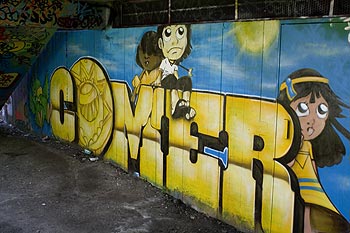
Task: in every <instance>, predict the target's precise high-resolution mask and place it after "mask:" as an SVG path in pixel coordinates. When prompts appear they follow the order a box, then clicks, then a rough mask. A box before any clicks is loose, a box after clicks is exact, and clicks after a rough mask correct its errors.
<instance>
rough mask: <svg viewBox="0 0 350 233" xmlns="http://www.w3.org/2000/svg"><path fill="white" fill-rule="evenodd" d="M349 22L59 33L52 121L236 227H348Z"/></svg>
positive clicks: (52, 126)
mask: <svg viewBox="0 0 350 233" xmlns="http://www.w3.org/2000/svg"><path fill="white" fill-rule="evenodd" d="M301 22H302V23H301ZM330 25H331V26H330ZM346 25H347V23H346V22H343V20H341V19H334V20H333V21H327V20H318V21H317V20H309V21H299V20H296V21H259V22H236V23H217V24H198V25H167V26H165V27H159V28H154V27H147V28H132V29H115V30H113V29H111V30H106V31H92V32H91V31H90V32H83V33H82V32H70V33H65V34H62V33H61V34H60V33H56V34H55V36H54V37H53V39H52V40H51V41H50V43H51V44H52V45H56V44H61V43H62V42H64V44H65V46H62V48H59V49H57V47H56V46H49V47H48V50H47V51H45V52H44V54H43V57H47V55H48V54H51V56H52V58H53V59H52V60H50V61H45V64H46V66H45V71H46V70H51V71H52V75H51V78H50V84H49V93H50V94H49V96H48V97H47V98H48V100H49V101H48V102H50V104H51V105H52V113H51V115H50V121H48V122H43V127H45V125H46V126H49V127H47V128H46V129H48V130H47V132H46V133H47V134H52V135H54V136H56V137H58V138H61V139H64V140H66V141H69V142H77V143H79V145H81V146H83V147H86V148H89V149H90V150H92V151H93V152H94V153H95V154H96V155H99V156H104V158H105V159H106V160H112V161H114V162H115V163H117V164H119V165H120V166H121V167H123V168H124V169H125V170H129V171H135V172H138V173H139V174H140V175H141V176H142V177H143V178H145V179H147V180H148V181H149V182H152V183H153V184H155V185H157V186H159V187H163V188H165V189H166V190H167V191H169V192H170V193H171V194H172V195H174V196H175V197H177V198H180V199H182V200H183V201H184V202H186V203H188V204H191V205H194V206H196V208H197V209H199V210H201V211H204V212H206V213H208V214H210V215H212V216H215V217H217V218H220V219H222V220H224V221H226V222H229V223H230V224H233V225H235V226H236V227H238V228H239V229H242V230H245V231H257V232H311V231H320V232H348V231H349V217H350V212H349V209H350V203H349V201H348V200H347V199H346V198H345V199H344V198H341V196H340V195H338V194H339V193H342V194H343V195H344V196H346V194H350V187H349V185H347V184H348V182H349V180H350V177H349V173H348V170H349V167H350V164H349V159H348V158H349V154H348V153H347V152H346V151H349V145H348V141H349V128H348V125H349V118H350V113H349V108H348V105H349V103H348V90H349V88H350V87H349V84H348V82H346V77H348V76H349V75H350V70H349V69H348V68H347V64H349V62H350V57H349V54H350V46H349V44H348V42H347V38H348V32H347V31H346V30H344V28H345V27H346ZM85 38H94V40H86V39H85ZM329 48H332V49H329ZM57 58H58V59H57ZM62 59H63V60H64V61H63V62H62ZM38 62H44V61H43V60H40V59H39V61H38ZM67 64H68V65H69V66H70V65H71V66H70V67H67ZM304 67H310V68H307V69H304ZM40 69H41V68H39V67H38V70H39V71H40ZM39 73H42V74H44V73H45V74H46V72H44V71H43V70H41V72H39ZM44 76H45V75H44ZM39 77H40V75H39ZM39 79H40V80H41V82H42V83H45V82H44V80H45V78H44V77H40V78H39ZM33 88H34V86H33ZM39 89H40V88H39ZM36 90H38V88H36ZM37 92H38V91H36V92H35V93H37ZM34 113H35V112H33V110H32V117H33V120H32V121H34V119H35V117H34V116H35V115H34ZM311 122H312V125H311ZM315 122H317V123H316V124H315ZM334 129H336V130H334ZM324 137H326V138H328V139H329V140H327V143H325V141H324V139H322V138H324ZM331 138H332V140H330V139H331ZM333 139H334V140H333ZM321 145H325V146H326V147H327V148H333V149H331V151H338V153H337V154H336V153H331V154H332V155H331V156H330V155H329V153H328V152H326V150H325V149H324V148H323V147H321ZM311 147H312V149H310V148H311ZM338 148H340V149H338ZM322 152H325V153H322ZM304 165H305V166H304ZM303 168H305V169H309V170H308V171H306V170H305V169H303ZM316 171H317V173H316ZM329 177H334V178H336V179H334V178H332V179H330V178H329ZM335 180H336V181H337V182H339V187H334V182H335ZM330 186H332V187H331V188H330ZM310 197H311V198H310ZM314 197H317V198H314ZM320 219H322V220H320Z"/></svg>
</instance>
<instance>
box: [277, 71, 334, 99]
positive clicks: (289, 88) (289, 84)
mask: <svg viewBox="0 0 350 233" xmlns="http://www.w3.org/2000/svg"><path fill="white" fill-rule="evenodd" d="M306 82H318V83H326V84H328V79H327V78H325V77H317V76H306V77H300V78H295V79H291V78H287V79H286V81H284V82H283V83H282V84H281V86H280V91H282V90H284V89H286V92H287V95H288V98H289V100H293V99H294V97H295V96H296V95H297V92H296V91H295V89H294V85H295V84H297V83H306Z"/></svg>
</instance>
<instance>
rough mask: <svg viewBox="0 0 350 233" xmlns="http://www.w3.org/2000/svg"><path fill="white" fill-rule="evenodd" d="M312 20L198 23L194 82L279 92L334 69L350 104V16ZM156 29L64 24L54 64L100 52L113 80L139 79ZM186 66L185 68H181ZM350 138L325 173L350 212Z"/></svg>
mask: <svg viewBox="0 0 350 233" xmlns="http://www.w3.org/2000/svg"><path fill="white" fill-rule="evenodd" d="M305 22H306V21H305V20H304V21H303V23H300V22H296V21H280V22H279V21H277V25H278V27H276V28H274V29H271V28H272V27H271V26H270V25H265V24H263V25H260V26H259V27H262V28H264V27H266V28H265V29H264V30H258V29H259V28H254V30H256V33H255V34H254V33H253V34H252V33H251V32H252V31H253V30H252V29H251V28H250V27H253V26H254V25H251V24H249V23H241V24H242V25H240V26H242V27H241V28H238V26H239V24H238V23H215V24H196V25H192V37H191V43H192V52H191V54H190V55H189V57H188V58H187V59H185V60H184V61H183V62H182V65H184V66H185V67H188V68H193V78H192V80H193V89H196V90H206V91H212V92H219V93H234V94H243V95H251V96H262V97H264V98H272V99H275V98H276V96H277V95H278V87H279V84H280V83H281V82H282V81H283V80H284V79H285V78H286V77H287V76H288V74H290V73H291V72H293V71H295V70H297V69H300V68H304V67H309V68H313V69H316V70H318V71H319V72H320V73H321V74H323V75H324V76H326V77H328V78H329V80H330V85H331V87H332V89H333V90H334V92H335V93H337V95H338V96H339V97H340V98H341V99H342V100H343V101H344V102H345V103H346V104H348V105H350V101H349V100H350V99H349V91H350V83H349V82H348V81H347V80H349V77H350V43H349V42H348V41H347V38H348V32H347V31H345V30H344V28H345V26H346V25H347V24H346V23H343V22H341V21H339V20H338V21H337V22H332V23H331V22H327V21H325V20H323V21H322V22H319V23H318V22H312V23H305ZM249 28H250V31H249ZM156 29H157V28H156V27H142V28H141V27H140V28H128V29H125V28H123V29H109V30H106V31H102V32H101V31H79V32H69V33H67V32H58V33H56V34H55V37H54V38H53V42H52V43H50V46H56V45H59V44H63V46H61V47H58V48H54V49H55V50H56V51H57V56H56V57H53V58H52V61H51V63H50V64H49V66H48V67H47V69H46V70H52V71H53V70H54V69H55V68H57V66H58V65H57V64H59V65H60V66H66V67H68V68H70V67H71V66H72V65H73V64H74V62H76V61H77V59H79V58H80V57H83V56H92V57H95V58H96V59H97V60H99V61H100V63H101V64H102V65H103V66H104V67H105V69H106V70H107V72H108V74H109V77H110V79H111V80H125V81H126V82H128V83H129V84H130V85H131V80H132V78H133V77H134V75H137V74H140V73H141V68H140V67H138V66H137V64H136V62H135V55H136V47H137V45H138V43H139V41H140V40H141V37H142V35H143V34H144V33H145V32H146V31H150V30H153V31H156ZM245 30H247V31H245ZM244 32H246V34H244ZM242 33H243V34H242ZM239 38H244V39H243V40H242V39H239ZM263 38H264V42H262V41H263V40H262V39H263ZM259 40H260V42H261V43H260V42H259ZM256 42H257V44H259V43H260V46H262V49H261V50H257V51H254V52H252V51H250V50H249V49H250V48H249V45H250V44H252V43H256ZM64 45H66V46H64ZM258 47H259V46H258ZM62 57H65V59H62ZM62 62H63V63H64V64H62ZM181 72H182V73H181ZM184 74H185V72H184V70H180V75H184ZM344 114H345V115H346V118H345V119H341V121H340V122H341V123H342V124H343V125H345V126H347V128H349V125H350V114H349V111H348V110H346V111H345V110H344ZM345 142H346V143H345V144H346V149H347V153H348V154H347V155H346V156H345V157H344V159H343V161H342V163H341V164H340V165H337V166H333V167H330V168H322V169H319V174H320V179H321V181H322V185H323V187H324V188H325V190H326V192H327V194H328V195H329V197H330V198H331V200H332V201H333V203H334V204H335V206H336V207H337V208H338V209H339V210H340V211H341V212H342V214H343V215H344V216H345V217H346V218H347V219H348V220H349V219H350V201H349V198H348V197H350V156H349V151H350V149H349V143H348V142H347V141H345ZM334 181H336V182H337V183H336V184H335V183H334Z"/></svg>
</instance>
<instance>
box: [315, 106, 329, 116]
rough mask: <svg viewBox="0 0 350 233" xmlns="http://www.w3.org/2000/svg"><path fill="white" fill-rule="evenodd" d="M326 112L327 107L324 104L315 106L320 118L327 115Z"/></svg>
mask: <svg viewBox="0 0 350 233" xmlns="http://www.w3.org/2000/svg"><path fill="white" fill-rule="evenodd" d="M327 114H328V107H327V105H325V104H320V105H318V107H317V116H318V117H319V118H321V119H324V118H326V117H327Z"/></svg>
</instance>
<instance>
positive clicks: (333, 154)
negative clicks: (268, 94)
mask: <svg viewBox="0 0 350 233" xmlns="http://www.w3.org/2000/svg"><path fill="white" fill-rule="evenodd" d="M310 76H311V77H323V76H322V75H321V74H320V73H319V72H317V71H316V70H314V69H310V68H304V69H300V70H297V71H295V72H293V73H291V74H290V75H289V76H288V78H289V79H291V80H293V79H296V78H301V77H310ZM293 88H294V90H295V92H296V96H295V97H294V98H293V100H292V101H295V100H297V99H299V98H302V97H305V96H308V95H309V94H310V93H312V95H311V99H310V101H313V99H314V98H315V97H319V96H320V95H322V96H323V98H324V99H325V100H326V101H327V103H328V109H329V115H328V119H327V121H326V125H325V128H324V130H323V131H322V133H321V134H320V135H319V136H318V137H316V138H315V139H313V140H310V142H311V144H312V150H313V155H314V159H315V162H316V165H317V166H318V167H324V166H333V165H335V164H339V163H340V162H341V161H342V159H343V156H344V155H345V153H346V151H345V146H344V144H343V142H342V140H341V138H340V137H339V135H338V134H337V132H336V130H335V129H337V130H338V131H339V132H340V133H341V134H343V135H344V136H345V137H346V138H347V139H348V140H350V132H349V131H348V130H347V129H345V128H344V127H343V126H342V125H341V124H340V123H339V122H338V121H337V119H336V118H344V115H343V114H342V108H341V107H344V108H349V106H348V105H346V104H345V103H344V102H342V101H341V100H340V98H339V97H338V96H337V95H336V94H335V93H334V92H333V91H332V89H331V88H330V86H329V85H328V83H322V82H301V83H295V84H294V85H293ZM277 100H278V102H280V103H281V104H282V105H283V106H289V105H290V103H291V102H292V101H291V100H290V99H289V98H288V95H287V91H286V89H283V90H282V91H280V94H279V96H278V98H277Z"/></svg>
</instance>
